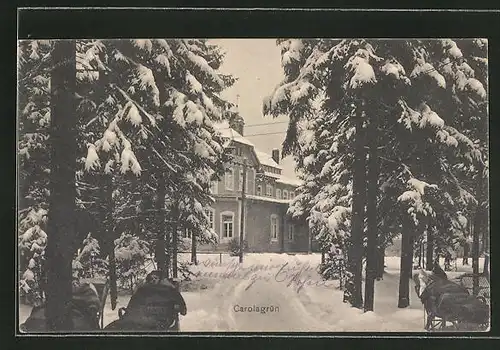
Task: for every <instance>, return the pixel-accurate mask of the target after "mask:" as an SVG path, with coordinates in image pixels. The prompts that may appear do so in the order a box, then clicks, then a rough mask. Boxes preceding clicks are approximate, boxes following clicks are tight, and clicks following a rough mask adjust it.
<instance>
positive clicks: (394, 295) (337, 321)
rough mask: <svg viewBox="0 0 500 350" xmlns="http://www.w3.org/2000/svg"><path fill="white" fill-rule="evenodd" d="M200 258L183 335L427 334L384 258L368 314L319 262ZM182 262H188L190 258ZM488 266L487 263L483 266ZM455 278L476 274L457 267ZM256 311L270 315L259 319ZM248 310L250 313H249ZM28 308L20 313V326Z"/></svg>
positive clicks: (394, 263)
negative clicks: (327, 277)
mask: <svg viewBox="0 0 500 350" xmlns="http://www.w3.org/2000/svg"><path fill="white" fill-rule="evenodd" d="M220 258H221V257H220V255H219V254H200V255H199V265H198V266H195V267H193V268H194V270H195V271H196V272H197V273H199V275H198V277H197V278H196V280H195V281H193V282H191V283H188V284H186V285H184V286H183V288H182V290H184V291H183V292H182V294H183V296H184V299H185V300H186V304H187V308H188V313H187V315H185V316H180V325H181V331H228V332H233V331H253V332H271V331H274V332H276V331H285V332H286V331H334V332H338V331H340V332H343V331H344V332H350V331H369V332H385V331H389V332H396V331H398V332H405V331H408V332H414V331H416V332H421V331H422V330H423V326H424V325H423V323H424V311H423V307H422V304H421V302H420V300H419V299H418V298H417V296H416V294H415V292H414V289H413V285H411V286H410V292H411V296H410V306H409V307H408V308H405V309H399V308H398V307H397V299H398V284H399V257H387V258H386V265H387V268H386V273H385V274H384V279H383V280H382V281H378V282H376V285H375V311H374V312H369V313H363V312H362V311H360V310H358V309H355V308H352V307H350V306H349V305H348V304H346V303H343V302H342V297H343V292H342V291H341V290H339V289H338V282H336V281H322V280H321V278H320V276H319V275H318V273H317V272H316V268H317V266H318V264H319V262H320V255H319V254H310V255H302V254H297V255H288V254H247V255H245V258H244V262H243V264H242V265H240V264H239V263H238V258H237V257H230V256H229V255H227V254H225V255H224V254H223V255H222V264H220ZM180 259H185V260H187V259H189V256H188V254H186V255H184V256H182V257H181V258H180ZM481 266H482V263H481ZM457 269H458V271H457V272H449V273H448V275H449V278H453V277H455V276H457V275H459V274H461V273H463V272H469V271H471V267H470V266H461V260H460V261H458V262H457ZM129 298H130V296H119V298H118V305H117V308H116V309H115V310H111V305H110V302H109V298H108V303H107V305H106V308H105V313H104V318H105V324H108V323H110V322H111V321H113V320H115V319H116V318H117V310H118V308H119V307H122V306H126V305H127V303H128V300H129ZM255 307H258V308H260V310H261V309H262V308H264V310H263V311H259V312H256V311H255ZM245 308H246V309H245ZM29 311H30V308H29V307H26V306H24V305H21V306H20V321H21V322H23V321H24V320H25V319H26V318H27V317H28V315H29Z"/></svg>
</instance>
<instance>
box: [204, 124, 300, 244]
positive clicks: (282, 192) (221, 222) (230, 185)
mask: <svg viewBox="0 0 500 350" xmlns="http://www.w3.org/2000/svg"><path fill="white" fill-rule="evenodd" d="M243 127H244V126H243V122H242V121H241V120H240V123H232V124H231V126H230V125H229V123H227V122H225V123H221V124H218V125H217V129H218V130H219V131H220V133H221V134H222V136H223V137H224V139H225V140H226V143H225V146H226V147H229V148H230V149H231V150H232V153H233V156H234V157H233V161H232V162H231V164H228V165H227V171H226V174H225V176H224V177H223V178H222V179H221V180H220V181H217V182H213V183H212V186H211V192H212V194H213V196H214V198H215V203H214V204H213V205H212V207H211V208H207V209H206V210H207V215H208V217H209V219H210V225H211V227H212V228H213V229H214V231H215V232H216V233H217V234H218V237H219V243H218V244H217V245H216V246H212V245H200V246H199V247H198V250H201V251H203V250H211V251H213V250H217V251H227V250H229V243H230V241H231V240H232V239H236V240H238V241H239V234H240V223H241V217H242V200H241V195H242V187H243V178H244V176H243V171H244V169H245V167H244V165H243V164H244V163H246V183H245V197H246V198H245V201H244V211H243V215H244V219H243V237H244V240H245V241H246V246H247V251H249V252H307V251H308V250H309V249H310V248H309V241H310V238H309V229H308V226H307V223H306V222H303V223H300V222H296V221H293V222H292V220H291V218H290V217H289V216H288V215H287V210H288V206H289V203H290V201H291V200H292V199H293V198H294V197H295V190H296V188H297V186H299V185H300V182H299V181H297V180H293V179H289V178H286V177H285V176H283V175H282V168H281V167H280V165H279V163H280V156H279V150H277V149H275V150H273V153H272V155H269V154H266V153H264V152H260V151H259V150H258V149H257V148H256V147H255V146H254V145H253V144H252V143H251V142H250V141H249V140H248V139H246V138H245V137H244V136H243Z"/></svg>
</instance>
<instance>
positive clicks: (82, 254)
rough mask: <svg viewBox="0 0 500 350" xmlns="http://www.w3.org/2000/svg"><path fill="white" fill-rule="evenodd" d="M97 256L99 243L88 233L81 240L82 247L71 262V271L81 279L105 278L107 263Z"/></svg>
mask: <svg viewBox="0 0 500 350" xmlns="http://www.w3.org/2000/svg"><path fill="white" fill-rule="evenodd" d="M99 254H100V247H99V242H98V241H97V239H95V238H93V237H92V234H91V233H89V234H88V235H87V237H86V238H85V239H84V240H83V247H82V248H81V249H79V251H78V254H77V256H76V258H75V259H74V260H73V271H74V272H76V274H77V276H79V277H83V278H93V277H96V276H105V275H106V273H107V269H108V266H107V262H106V261H105V260H104V259H102V258H100V257H99Z"/></svg>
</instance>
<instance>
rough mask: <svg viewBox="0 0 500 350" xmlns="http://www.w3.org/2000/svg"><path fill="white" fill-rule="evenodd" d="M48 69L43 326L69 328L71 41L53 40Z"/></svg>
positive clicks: (72, 204) (72, 185)
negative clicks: (48, 166)
mask: <svg viewBox="0 0 500 350" xmlns="http://www.w3.org/2000/svg"><path fill="white" fill-rule="evenodd" d="M52 62H53V66H54V68H53V69H52V73H51V134H50V139H49V141H50V144H51V148H50V152H51V172H50V199H49V216H48V224H47V228H48V229H47V233H48V241H47V248H46V266H47V282H48V284H47V290H46V292H47V293H46V294H47V310H46V317H47V328H48V329H49V330H50V331H68V330H72V329H73V321H72V318H71V307H70V304H71V299H72V260H73V253H74V251H73V250H74V248H75V240H76V227H75V226H76V215H75V213H76V185H75V174H76V157H77V147H76V146H77V145H76V99H75V93H76V42H75V41H74V40H57V41H55V42H54V50H53V52H52Z"/></svg>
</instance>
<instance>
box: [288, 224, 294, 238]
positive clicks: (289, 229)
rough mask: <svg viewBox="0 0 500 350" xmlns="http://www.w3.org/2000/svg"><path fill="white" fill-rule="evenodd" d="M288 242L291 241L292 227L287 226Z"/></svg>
mask: <svg viewBox="0 0 500 350" xmlns="http://www.w3.org/2000/svg"><path fill="white" fill-rule="evenodd" d="M288 240H289V241H293V225H292V224H290V225H289V226H288Z"/></svg>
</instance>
